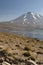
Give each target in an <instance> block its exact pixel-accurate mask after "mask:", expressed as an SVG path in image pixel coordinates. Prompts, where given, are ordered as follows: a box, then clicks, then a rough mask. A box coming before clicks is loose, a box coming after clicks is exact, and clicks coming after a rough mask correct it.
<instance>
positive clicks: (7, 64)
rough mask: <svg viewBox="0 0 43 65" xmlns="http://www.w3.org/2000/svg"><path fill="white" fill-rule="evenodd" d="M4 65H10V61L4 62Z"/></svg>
mask: <svg viewBox="0 0 43 65" xmlns="http://www.w3.org/2000/svg"><path fill="white" fill-rule="evenodd" d="M2 65H10V64H9V63H8V62H5V61H4V62H3V63H2Z"/></svg>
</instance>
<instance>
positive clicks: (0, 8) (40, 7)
mask: <svg viewBox="0 0 43 65" xmlns="http://www.w3.org/2000/svg"><path fill="white" fill-rule="evenodd" d="M29 11H31V12H37V13H41V14H42V15H43V0H0V21H8V20H12V19H15V18H17V17H18V16H20V15H22V14H23V13H25V12H29Z"/></svg>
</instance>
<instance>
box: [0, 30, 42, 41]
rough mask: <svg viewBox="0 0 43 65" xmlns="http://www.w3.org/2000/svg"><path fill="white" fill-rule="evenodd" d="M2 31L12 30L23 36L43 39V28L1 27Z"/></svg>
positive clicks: (11, 31)
mask: <svg viewBox="0 0 43 65" xmlns="http://www.w3.org/2000/svg"><path fill="white" fill-rule="evenodd" d="M0 31H1V32H3V31H4V32H10V33H14V34H19V35H22V36H26V37H30V38H38V39H40V40H43V30H38V29H35V30H22V31H21V30H8V29H3V30H2V29H1V30H0Z"/></svg>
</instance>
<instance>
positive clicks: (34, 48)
mask: <svg viewBox="0 0 43 65" xmlns="http://www.w3.org/2000/svg"><path fill="white" fill-rule="evenodd" d="M0 65H43V41H41V40H38V39H36V38H35V39H34V38H26V37H22V36H19V35H14V34H11V33H2V32H0Z"/></svg>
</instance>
